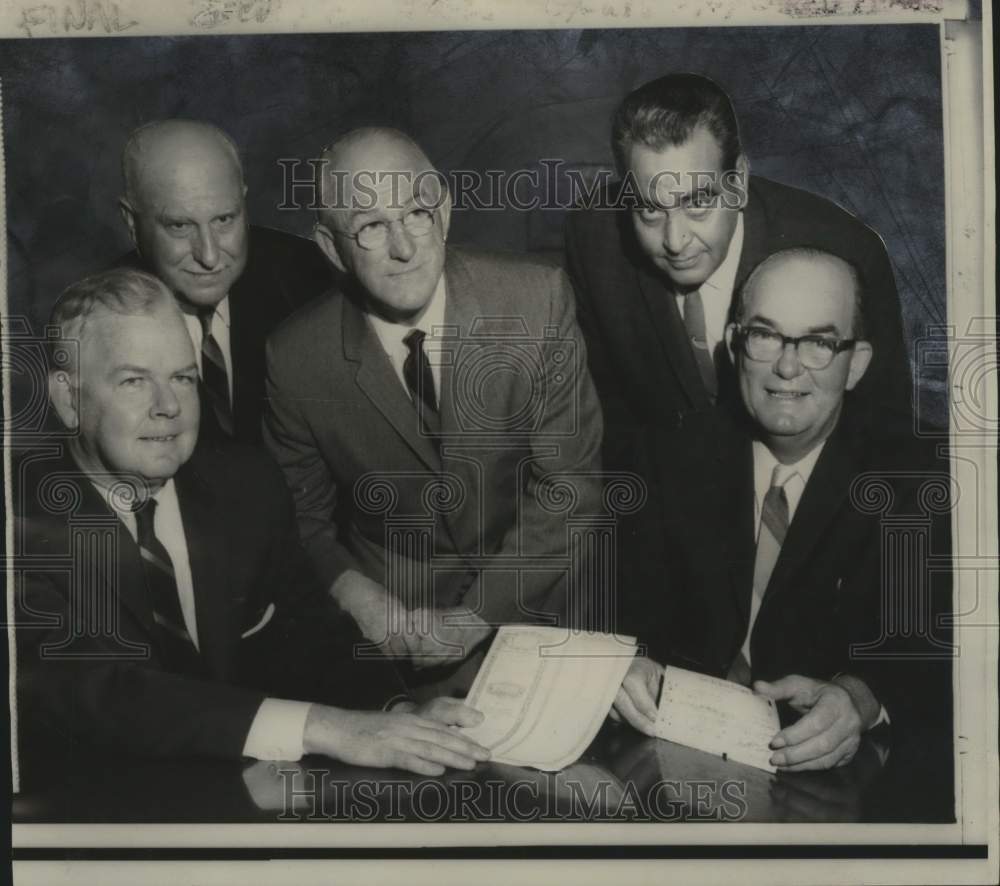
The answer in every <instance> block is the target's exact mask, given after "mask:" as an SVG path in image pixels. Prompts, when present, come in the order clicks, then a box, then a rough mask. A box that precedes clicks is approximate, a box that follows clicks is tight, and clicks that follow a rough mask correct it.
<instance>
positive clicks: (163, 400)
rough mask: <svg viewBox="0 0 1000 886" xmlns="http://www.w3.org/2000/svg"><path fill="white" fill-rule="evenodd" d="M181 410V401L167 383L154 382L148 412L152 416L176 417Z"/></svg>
mask: <svg viewBox="0 0 1000 886" xmlns="http://www.w3.org/2000/svg"><path fill="white" fill-rule="evenodd" d="M180 411H181V401H180V399H179V398H178V397H177V394H176V393H175V392H174V389H173V388H172V387H171V386H170V385H169V384H165V385H164V384H155V385H154V387H153V402H152V403H151V404H150V408H149V414H150V416H151V417H153V418H176V417H177V416H178V415H179V414H180Z"/></svg>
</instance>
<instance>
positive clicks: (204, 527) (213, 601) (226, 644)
mask: <svg viewBox="0 0 1000 886" xmlns="http://www.w3.org/2000/svg"><path fill="white" fill-rule="evenodd" d="M197 461H198V459H197V454H196V455H195V457H194V458H193V459H192V461H191V462H189V463H188V464H186V465H185V466H184V467H182V468H181V469H180V471H178V472H177V475H176V477H175V478H174V484H175V486H176V488H177V501H178V504H179V506H180V512H181V520H182V522H183V524H184V538H185V541H186V542H187V549H188V560H189V561H190V564H191V582H192V584H193V585H194V604H195V619H196V623H197V625H198V646H199V650H200V652H201V657H202V659H203V660H204V662H205V665H206V668H207V670H208V672H209V673H210V674H212V675H213V676H214V677H216V678H220V679H221V678H224V677H226V676H227V675H228V673H229V671H230V670H231V668H232V665H233V662H234V651H235V650H234V646H235V643H236V640H237V637H236V631H237V630H238V629H239V625H238V623H237V622H236V621H235V620H234V619H232V618H231V617H230V615H231V613H230V606H231V602H232V601H231V599H230V588H229V576H228V569H227V564H228V563H229V562H231V559H232V557H233V555H234V553H235V552H234V551H232V550H231V542H230V539H229V535H228V532H227V526H228V523H227V520H226V516H227V515H226V514H225V513H224V512H222V510H221V509H220V508H219V507H218V502H217V501H216V499H215V496H214V495H213V494H212V491H211V488H210V486H209V485H208V481H207V478H206V477H205V476H203V475H202V474H201V472H200V471H199V469H198V466H197Z"/></svg>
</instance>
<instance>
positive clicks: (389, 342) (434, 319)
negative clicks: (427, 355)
mask: <svg viewBox="0 0 1000 886" xmlns="http://www.w3.org/2000/svg"><path fill="white" fill-rule="evenodd" d="M446 301H447V290H446V287H445V282H444V273H442V274H441V276H440V277H439V278H438V282H437V286H435V287H434V294H433V295H432V296H431V300H430V303H429V304H428V305H427V310H426V311H424V314H423V316H422V317H421V318H420V320H418V321H417V322H416V323H414V324H413V325H412V326H410V325H407V324H404V323H393V322H392V321H390V320H386V319H385V318H384V317H379V316H378V315H377V314H374V313H372V312H371V311H366V312H365V315H366V316H367V317H368V322H369V323H371V325H372V329H374V330H375V335H377V336H378V340H379V342H380V343H381V345H382V348H383V350H384V351H385V352H386V353H387V354H391V353H393V352H394V351H398V350H399V349H400V348H401V347H402V348H405V347H406V345H404V344H403V339H404V338H405V337H406V336H407V335H409V334H410V332H411V330H413V329H421V330H423V331H424V333H425V334H426V335H427V337H428V338H433V337H434V330H435V329H436V328H437V329H440V328H441V327H442V326H444V309H445V302H446Z"/></svg>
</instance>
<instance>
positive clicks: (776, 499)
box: [726, 465, 796, 686]
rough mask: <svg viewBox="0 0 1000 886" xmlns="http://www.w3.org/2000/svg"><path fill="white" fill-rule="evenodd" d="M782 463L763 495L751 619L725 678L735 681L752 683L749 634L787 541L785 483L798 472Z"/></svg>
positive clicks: (754, 568)
mask: <svg viewBox="0 0 1000 886" xmlns="http://www.w3.org/2000/svg"><path fill="white" fill-rule="evenodd" d="M782 467H783V466H782V465H775V466H774V472H773V473H772V474H771V486H770V487H769V488H768V490H767V494H766V495H765V496H764V501H763V504H762V505H761V509H760V532H759V533H758V534H757V554H756V556H755V558H754V564H753V597H752V598H751V601H750V622H749V624H748V625H747V633H746V638H745V639H744V640H743V647H742V648H741V649H740V652H739V654H738V655H737V656H736V659H735V660H734V661H733V664H732V666H731V667H730V669H729V673H728V674H727V675H726V678H727V679H729V680H732V681H733V682H734V683H742V684H743V685H744V686H749V685H750V635H751V634H752V633H753V626H754V622H755V621H756V620H757V613H758V612H759V611H760V604H761V601H762V600H763V599H764V592H765V591H766V590H767V583H768V582H769V581H770V580H771V573H772V572H773V571H774V564H775V563H777V562H778V555H779V554H780V553H781V546H782V545H783V544H784V543H785V535H787V533H788V497H787V496H786V495H785V484H786V483H787V482H788V481H789V480H790V479H791V478H792V477H794V476H795V473H796V472H795V471H792V472H791V473H788V472H787V471H784V470H782Z"/></svg>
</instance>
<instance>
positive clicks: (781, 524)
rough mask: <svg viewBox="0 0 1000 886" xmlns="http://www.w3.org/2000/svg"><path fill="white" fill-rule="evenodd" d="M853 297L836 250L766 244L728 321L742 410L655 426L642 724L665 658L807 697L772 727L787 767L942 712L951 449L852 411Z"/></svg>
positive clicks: (840, 760) (859, 335) (627, 696)
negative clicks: (659, 505)
mask: <svg viewBox="0 0 1000 886" xmlns="http://www.w3.org/2000/svg"><path fill="white" fill-rule="evenodd" d="M866 304H868V301H867V299H866V296H865V294H864V291H863V289H862V281H861V280H860V278H859V275H858V273H857V271H856V270H855V269H854V268H853V267H852V266H851V265H850V264H848V263H847V262H845V261H844V260H843V259H841V258H838V257H835V256H832V255H830V254H829V253H824V252H820V251H818V250H811V249H805V248H795V249H790V250H783V251H781V252H778V253H775V254H774V255H772V256H770V257H769V258H767V259H766V260H765V261H764V262H762V263H761V264H760V265H759V266H758V267H757V268H756V269H755V270H754V271H753V273H752V274H751V275H750V277H749V279H748V280H747V283H746V285H745V287H744V289H743V291H742V295H741V299H740V301H739V303H738V305H737V310H736V318H735V322H734V323H731V324H730V325H729V326H728V327H727V328H726V336H725V341H726V346H727V348H728V350H729V353H730V357H731V359H732V361H733V364H734V366H735V368H736V375H737V382H738V387H739V391H740V397H741V401H742V404H743V407H744V409H745V416H743V417H742V418H741V419H739V420H737V419H735V418H734V417H733V416H732V414H731V412H730V411H729V410H722V409H717V410H715V411H714V412H705V413H702V414H701V415H699V416H697V417H696V418H694V419H693V420H692V421H691V422H689V423H687V424H686V426H685V427H684V428H683V429H681V430H680V431H677V432H673V433H665V434H663V435H662V437H661V440H660V443H659V446H658V452H659V457H660V470H659V478H660V482H661V483H662V484H663V489H664V496H663V503H664V504H663V514H662V524H661V533H662V540H661V544H663V546H664V548H665V554H664V557H665V561H666V562H667V563H668V564H669V566H668V570H667V573H666V574H665V575H659V574H654V575H651V576H649V577H648V580H647V581H646V582H645V583H642V584H641V585H640V586H639V587H637V588H636V589H635V594H634V596H633V597H632V598H631V599H628V598H627V599H626V600H625V601H624V602H623V610H624V612H625V617H624V619H623V625H622V627H623V628H624V630H625V631H627V632H635V633H637V634H638V635H639V637H640V640H641V641H642V642H643V643H645V644H646V646H647V647H648V652H649V657H648V658H640V659H637V660H636V662H635V663H634V665H633V667H632V670H631V671H630V674H629V676H628V677H627V678H626V680H625V682H624V684H623V688H622V690H621V692H620V693H619V697H618V700H617V702H616V704H617V707H618V710H619V711H620V712H621V713H622V714H623V715H624V716H625V717H626V718H627V719H628V720H629V721H630V722H631V723H632V724H633V725H635V726H636V727H637V728H639V729H641V730H643V731H646V732H651V731H652V729H653V722H652V721H654V720H655V719H656V701H655V697H656V693H657V691H658V686H659V678H660V673H661V669H660V666H659V665H658V664H656V663H655V661H656V660H658V661H664V662H666V663H667V664H671V665H676V666H679V667H685V668H689V669H692V670H697V671H701V672H704V673H708V674H712V675H714V676H719V677H727V678H728V679H730V680H734V681H736V682H739V683H742V684H744V685H751V684H752V686H753V688H754V690H755V691H756V692H759V693H762V694H764V695H767V696H769V697H771V698H774V699H777V700H780V701H783V702H787V703H788V705H789V706H790V707H791V708H792V709H793V710H794V711H796V712H797V713H799V714H801V718H799V719H797V721H796V722H795V723H793V724H791V725H789V726H787V727H786V728H784V729H782V730H781V732H779V733H778V734H777V735H776V736H775V737H774V739H773V741H772V743H771V748H772V749H773V750H774V755H773V756H772V758H771V759H772V762H773V764H774V765H776V766H779V767H781V768H786V769H792V770H794V769H810V768H828V767H832V766H838V765H842V764H844V763H846V762H848V761H849V760H850V759H851V758H852V756H853V755H854V753H855V752H856V750H857V748H858V746H859V740H860V736H861V735H862V734H863V733H864V732H865V731H866V730H869V729H871V728H872V727H874V726H875V725H877V724H880V723H884V722H886V721H887V720H888V721H890V722H891V723H892V724H893V727H894V728H899V729H900V730H901V731H902V732H906V731H908V730H913V729H920V728H924V727H926V726H928V725H933V726H935V727H944V728H945V729H947V723H948V722H949V721H950V684H951V680H950V663H949V662H950V655H951V648H950V646H949V645H948V642H947V634H946V627H945V625H944V624H943V623H942V619H941V618H940V616H941V614H942V613H947V612H949V611H950V588H949V587H946V586H945V585H947V584H948V570H947V563H948V556H947V555H948V550H949V547H950V541H949V539H950V536H949V523H948V511H949V509H950V506H949V504H948V498H949V492H950V484H949V477H948V473H947V465H946V464H942V463H941V462H940V461H939V460H938V459H937V457H936V456H935V455H934V453H933V452H931V451H929V450H928V449H926V448H925V447H924V446H922V445H918V441H916V440H914V438H913V436H912V429H911V427H910V426H909V424H908V423H907V424H906V425H905V426H903V427H900V428H894V427H892V426H891V424H890V423H889V422H887V421H885V422H872V421H870V420H869V419H868V418H867V416H866V415H865V413H864V412H863V411H862V412H860V413H859V412H857V411H856V410H854V408H853V407H854V403H853V402H850V400H851V397H853V393H854V391H855V390H856V388H857V386H858V384H859V383H860V381H861V379H862V377H863V376H864V375H865V374H866V372H867V373H869V374H870V373H871V372H872V368H871V366H872V364H873V362H874V354H873V350H874V345H873V343H872V342H870V341H869V340H868V337H867V333H866V325H865V324H866V318H865V316H864V314H863V306H864V305H866ZM845 392H850V393H847V394H846V395H845ZM928 512H930V513H928ZM907 533H910V534H911V535H912V536H913V537H904V536H906V535H907ZM932 548H933V549H934V551H935V554H934V555H933V556H932V555H930V553H929V552H930V550H931V549H932ZM892 557H895V558H896V559H891V558H892ZM907 558H909V559H907ZM935 570H936V571H937V576H938V579H937V580H935V578H934V574H935Z"/></svg>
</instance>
